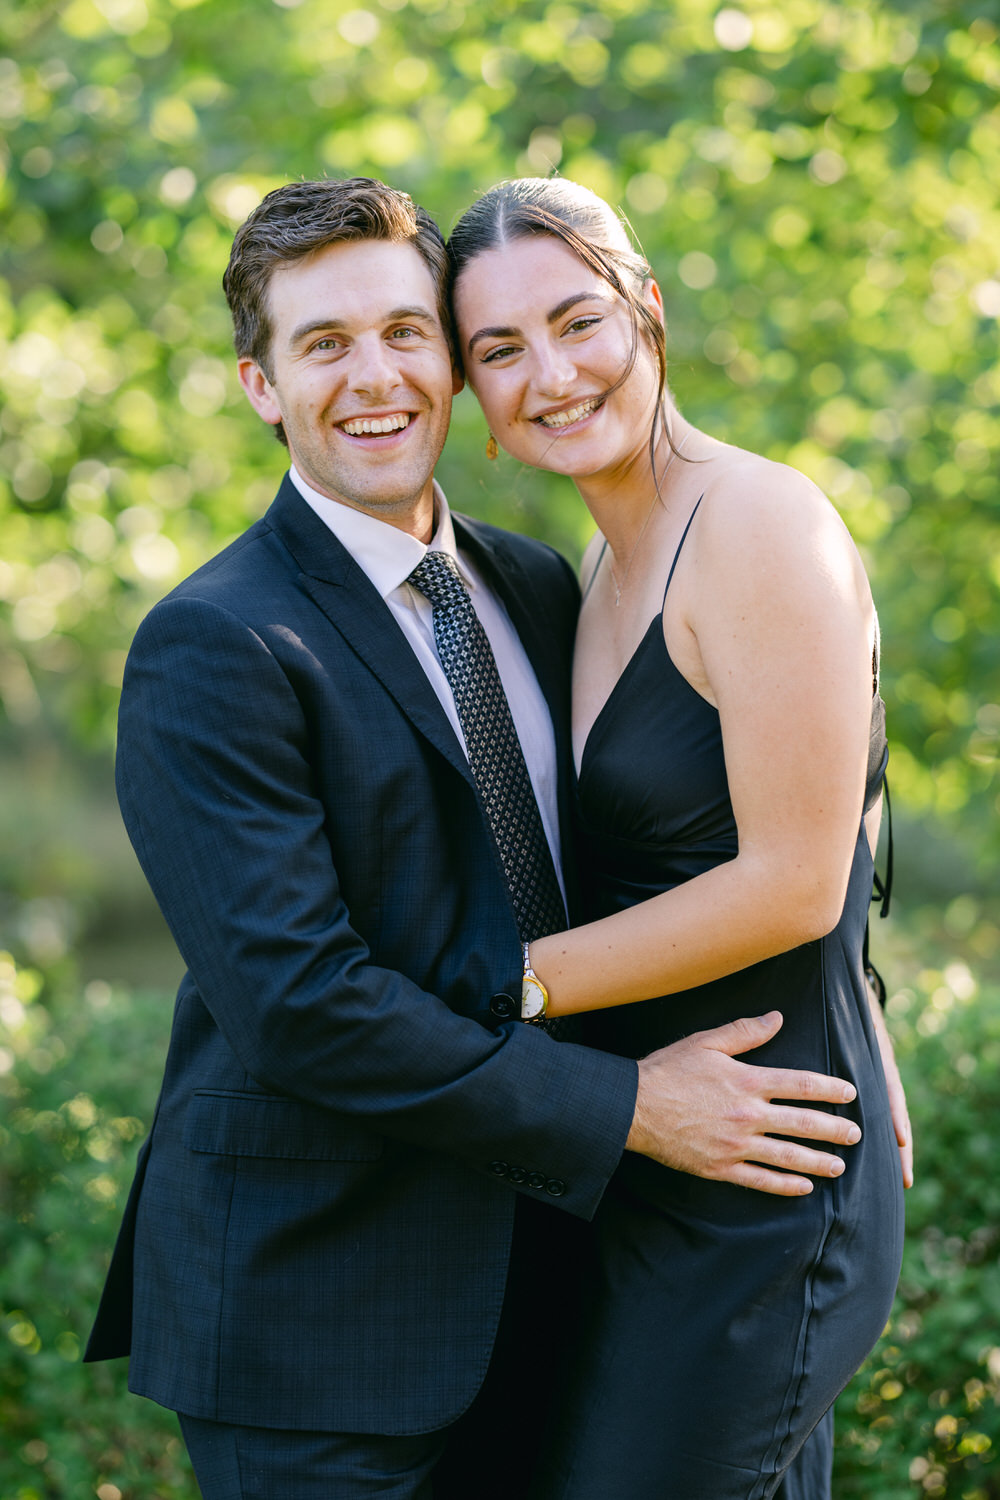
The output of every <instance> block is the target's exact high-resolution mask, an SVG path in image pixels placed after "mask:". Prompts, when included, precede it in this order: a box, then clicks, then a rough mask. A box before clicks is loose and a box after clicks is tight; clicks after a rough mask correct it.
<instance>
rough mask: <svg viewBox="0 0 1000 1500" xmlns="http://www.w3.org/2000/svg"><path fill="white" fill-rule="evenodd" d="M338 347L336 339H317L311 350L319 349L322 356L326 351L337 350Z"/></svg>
mask: <svg viewBox="0 0 1000 1500" xmlns="http://www.w3.org/2000/svg"><path fill="white" fill-rule="evenodd" d="M339 347H340V345H339V343H338V341H337V340H336V339H332V338H331V339H317V340H316V342H315V344H313V348H314V349H319V350H320V351H321V352H322V353H324V354H325V353H326V352H327V350H328V349H339Z"/></svg>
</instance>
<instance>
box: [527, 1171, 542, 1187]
mask: <svg viewBox="0 0 1000 1500" xmlns="http://www.w3.org/2000/svg"><path fill="white" fill-rule="evenodd" d="M545 1182H546V1178H545V1173H544V1172H532V1174H531V1176H530V1177H529V1178H528V1186H529V1187H533V1188H543V1187H544V1186H545Z"/></svg>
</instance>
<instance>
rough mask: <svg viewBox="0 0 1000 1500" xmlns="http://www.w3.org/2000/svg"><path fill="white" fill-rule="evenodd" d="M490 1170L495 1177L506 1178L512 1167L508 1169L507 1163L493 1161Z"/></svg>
mask: <svg viewBox="0 0 1000 1500" xmlns="http://www.w3.org/2000/svg"><path fill="white" fill-rule="evenodd" d="M489 1170H490V1171H491V1172H492V1173H493V1176H494V1177H506V1176H507V1173H508V1172H509V1171H510V1167H508V1165H507V1163H506V1162H505V1161H491V1162H490V1165H489Z"/></svg>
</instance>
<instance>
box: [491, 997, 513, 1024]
mask: <svg viewBox="0 0 1000 1500" xmlns="http://www.w3.org/2000/svg"><path fill="white" fill-rule="evenodd" d="M490 1010H491V1011H492V1013H493V1015H495V1016H497V1017H499V1019H500V1020H501V1021H509V1020H510V1018H511V1016H513V1015H514V1014H515V1007H514V1001H513V1000H512V998H511V997H510V995H504V994H500V995H494V996H493V999H492V1000H491V1001H490Z"/></svg>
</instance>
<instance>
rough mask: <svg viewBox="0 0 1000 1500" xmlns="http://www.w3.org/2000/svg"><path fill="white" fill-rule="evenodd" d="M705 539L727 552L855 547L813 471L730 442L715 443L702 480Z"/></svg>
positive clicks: (700, 523)
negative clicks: (812, 478) (811, 474)
mask: <svg viewBox="0 0 1000 1500" xmlns="http://www.w3.org/2000/svg"><path fill="white" fill-rule="evenodd" d="M699 511H700V513H701V514H700V518H699V531H700V532H701V533H702V539H703V542H704V543H706V544H711V543H714V544H715V545H717V546H719V547H721V548H723V550H724V551H725V552H726V553H727V554H733V553H736V554H739V553H743V552H745V551H746V550H747V549H749V552H750V553H751V554H753V553H755V552H757V551H758V549H760V548H775V549H776V550H777V551H779V552H780V553H787V551H788V550H790V549H791V550H795V549H796V548H798V547H803V546H805V547H808V548H810V549H813V550H814V549H815V548H816V546H817V544H821V545H822V546H823V547H824V548H826V547H833V548H836V549H840V548H845V547H846V548H851V549H852V550H853V543H852V542H851V539H850V535H849V533H848V531H847V528H846V526H845V525H844V522H843V520H842V519H841V517H840V515H839V513H838V511H837V510H836V508H835V507H834V505H833V504H832V503H831V502H830V500H828V499H827V497H826V495H824V493H823V491H822V490H821V489H820V488H819V486H818V485H817V484H815V483H814V482H813V480H811V479H810V478H809V477H808V475H806V474H803V473H802V472H801V471H800V470H798V469H794V468H792V467H791V465H790V464H786V463H782V462H780V461H779V460H776V459H772V458H765V457H764V456H763V455H762V454H759V453H751V452H749V451H747V450H746V449H744V448H736V447H733V446H731V445H729V444H725V443H719V444H717V445H715V451H714V452H713V453H712V454H711V456H710V457H709V458H708V459H707V461H706V463H705V466H704V472H703V482H702V485H701V502H700V505H699Z"/></svg>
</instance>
